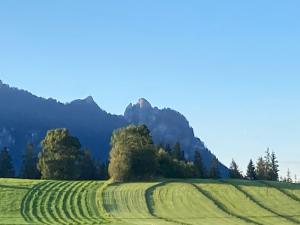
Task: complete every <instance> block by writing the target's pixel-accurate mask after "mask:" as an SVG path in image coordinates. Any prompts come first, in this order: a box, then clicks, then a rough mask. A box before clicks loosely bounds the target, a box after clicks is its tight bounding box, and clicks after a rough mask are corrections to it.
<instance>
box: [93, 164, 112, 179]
mask: <svg viewBox="0 0 300 225" xmlns="http://www.w3.org/2000/svg"><path fill="white" fill-rule="evenodd" d="M108 165H109V162H104V163H101V162H99V163H96V170H97V175H96V178H97V179H100V180H107V179H108V178H109V175H108Z"/></svg>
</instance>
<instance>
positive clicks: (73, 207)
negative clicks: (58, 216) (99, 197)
mask: <svg viewBox="0 0 300 225" xmlns="http://www.w3.org/2000/svg"><path fill="white" fill-rule="evenodd" d="M76 182H77V185H76V186H75V187H74V188H72V190H71V194H70V201H69V210H70V214H71V215H73V216H74V218H76V219H77V220H78V221H81V222H82V221H83V220H85V215H83V214H81V211H80V210H82V209H81V207H82V206H81V204H80V203H79V204H77V203H78V196H79V195H81V191H82V189H83V188H84V187H86V185H87V182H83V181H76Z"/></svg>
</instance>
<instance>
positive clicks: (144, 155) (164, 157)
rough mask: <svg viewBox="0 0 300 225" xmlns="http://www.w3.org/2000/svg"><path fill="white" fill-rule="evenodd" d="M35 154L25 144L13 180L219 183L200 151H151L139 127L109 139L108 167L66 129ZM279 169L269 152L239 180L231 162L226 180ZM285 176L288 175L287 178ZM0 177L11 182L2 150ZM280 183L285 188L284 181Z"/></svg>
mask: <svg viewBox="0 0 300 225" xmlns="http://www.w3.org/2000/svg"><path fill="white" fill-rule="evenodd" d="M41 147H42V149H41V151H40V153H39V154H37V151H36V149H35V148H34V146H33V145H32V144H28V145H27V147H26V150H25V151H24V154H23V160H22V167H21V172H20V175H19V177H20V178H25V179H39V178H41V179H58V180H98V179H108V178H109V177H111V178H112V179H113V180H115V181H130V180H149V179H154V178H157V177H162V178H214V179H216V178H220V174H219V168H218V165H219V162H218V159H217V158H216V157H213V158H212V159H211V160H210V162H209V163H206V165H207V164H209V166H204V162H203V159H202V156H201V153H200V150H198V149H196V150H195V151H194V157H193V160H187V159H186V158H185V154H184V151H182V149H181V146H180V143H179V142H177V143H176V144H175V145H174V146H172V147H171V146H170V145H166V146H164V145H162V144H159V145H155V144H154V143H153V140H152V137H151V135H150V131H149V129H148V128H147V127H146V126H145V125H140V126H134V125H130V126H128V127H124V128H120V129H118V130H116V131H114V132H113V134H112V137H111V151H110V156H109V161H108V162H105V163H103V162H100V161H98V160H95V159H93V158H92V156H91V153H90V151H89V150H88V149H84V148H82V146H81V144H80V141H79V139H78V138H76V137H74V136H72V135H70V133H69V131H68V130H67V129H55V130H50V131H48V132H47V134H46V136H45V138H44V139H43V140H42V142H41ZM278 172H279V164H278V160H277V158H276V155H275V153H274V152H272V153H270V151H269V149H268V150H267V151H266V154H265V156H264V157H259V158H258V160H257V162H256V165H254V163H253V161H252V160H250V162H249V164H248V167H247V173H246V175H245V176H243V174H242V172H241V171H240V170H239V167H238V165H237V163H236V162H235V161H234V160H232V162H231V165H230V167H229V177H230V178H233V179H249V180H274V181H276V180H278V179H279V175H278ZM289 173H290V172H289ZM0 177H15V170H14V167H13V164H12V159H11V156H10V153H9V150H8V148H4V149H3V150H2V151H1V152H0ZM287 177H288V178H286V179H281V180H283V181H287V182H291V181H292V179H291V178H290V175H289V176H287Z"/></svg>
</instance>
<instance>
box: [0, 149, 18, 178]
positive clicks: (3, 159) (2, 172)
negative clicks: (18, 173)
mask: <svg viewBox="0 0 300 225" xmlns="http://www.w3.org/2000/svg"><path fill="white" fill-rule="evenodd" d="M0 177H2V178H12V177H15V170H14V167H13V164H12V159H11V156H10V154H9V150H8V148H7V147H5V148H3V149H2V150H1V152H0Z"/></svg>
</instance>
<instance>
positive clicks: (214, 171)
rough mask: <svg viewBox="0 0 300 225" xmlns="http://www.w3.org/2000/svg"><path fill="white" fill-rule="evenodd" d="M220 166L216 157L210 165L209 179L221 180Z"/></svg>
mask: <svg viewBox="0 0 300 225" xmlns="http://www.w3.org/2000/svg"><path fill="white" fill-rule="evenodd" d="M218 164H219V161H218V159H217V158H216V157H215V156H214V157H213V159H212V161H211V165H210V170H209V178H214V179H217V178H219V177H220V176H219V169H218Z"/></svg>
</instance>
